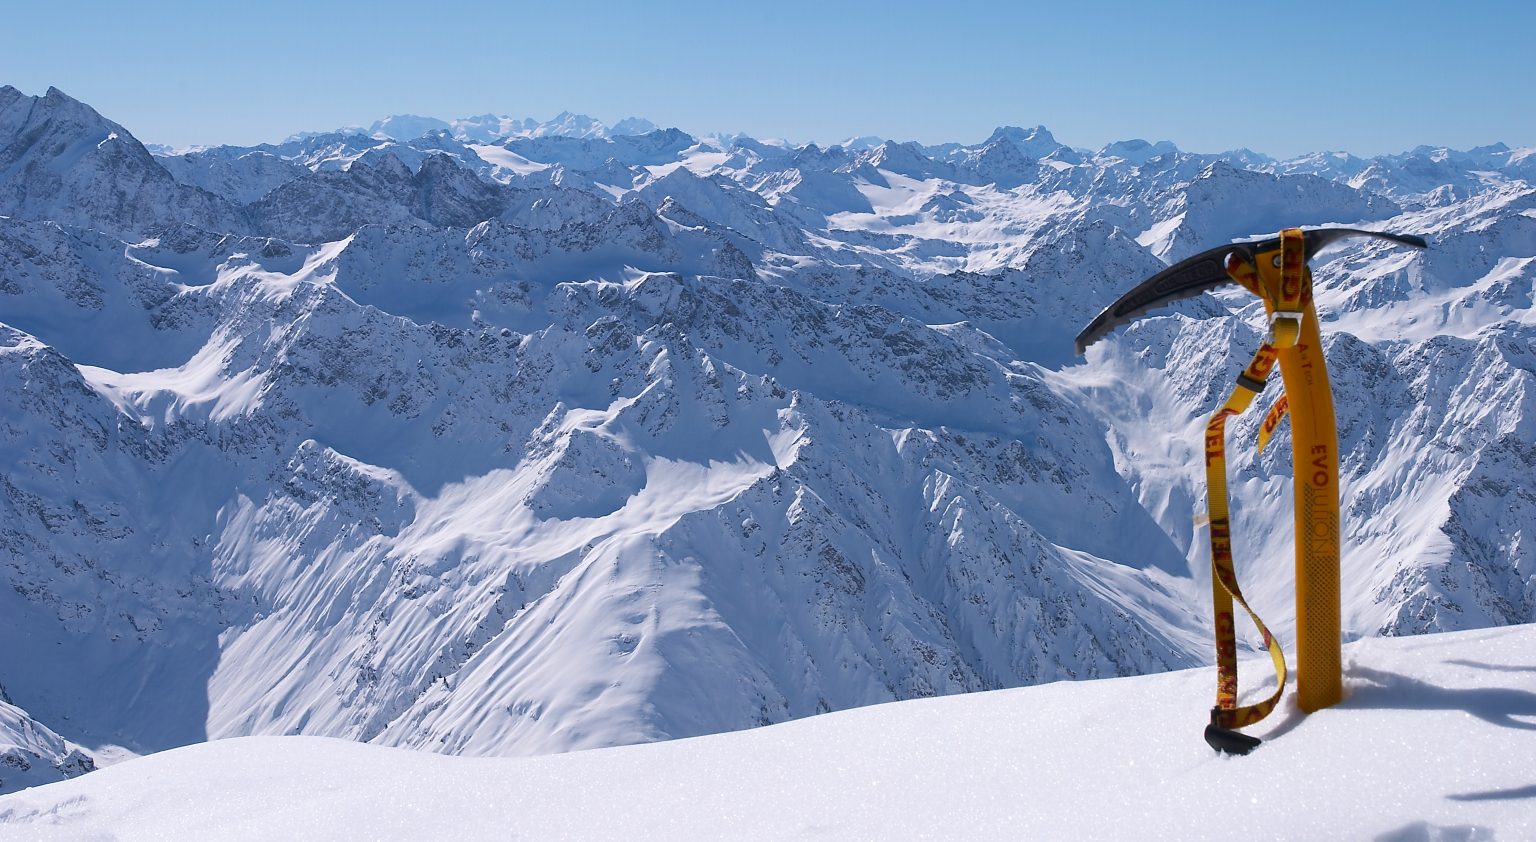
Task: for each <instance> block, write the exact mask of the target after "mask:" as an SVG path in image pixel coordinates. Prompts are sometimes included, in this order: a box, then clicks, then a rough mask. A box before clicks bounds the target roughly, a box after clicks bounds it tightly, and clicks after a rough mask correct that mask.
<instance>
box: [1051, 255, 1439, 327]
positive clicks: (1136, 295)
mask: <svg viewBox="0 0 1536 842" xmlns="http://www.w3.org/2000/svg"><path fill="white" fill-rule="evenodd" d="M1302 233H1303V235H1304V237H1305V240H1304V242H1305V244H1306V259H1307V261H1308V262H1310V261H1311V260H1312V257H1313V255H1316V254H1317V253H1318V252H1319V251H1322V250H1323V248H1324V247H1325V246H1328V245H1331V244H1333V243H1335V242H1338V241H1339V240H1343V239H1346V238H1349V237H1374V238H1376V239H1378V240H1389V241H1391V242H1394V243H1401V244H1403V245H1405V246H1413V247H1414V248H1426V247H1427V246H1428V243H1426V242H1424V238H1423V237H1415V236H1413V235H1412V234H1390V233H1387V232H1385V231H1366V230H1363V229H1360V228H1313V229H1311V230H1310V231H1303V232H1302ZM1279 248H1280V238H1279V237H1270V238H1269V239H1264V240H1250V241H1248V242H1242V243H1228V244H1227V245H1224V246H1217V247H1216V248H1213V249H1207V250H1205V251H1202V252H1200V253H1199V254H1197V255H1194V256H1193V257H1186V258H1184V259H1183V260H1181V261H1179V262H1178V263H1175V264H1173V265H1172V266H1169V267H1168V268H1166V269H1164V270H1163V271H1161V272H1158V273H1157V274H1156V275H1153V276H1152V277H1150V278H1148V279H1146V280H1145V281H1142V282H1141V283H1139V284H1137V285H1136V286H1135V288H1133V289H1132V290H1130V291H1129V292H1127V293H1126V294H1124V295H1122V296H1120V298H1119V299H1118V300H1116V301H1115V303H1113V304H1111V305H1109V306H1108V307H1106V308H1104V311H1103V312H1101V313H1099V314H1098V315H1097V316H1095V317H1094V319H1093V321H1091V322H1089V323H1088V326H1087V327H1085V328H1083V332H1082V333H1079V334H1078V335H1077V353H1078V354H1079V355H1082V354H1083V353H1084V352H1086V351H1087V350H1088V346H1090V345H1092V344H1093V343H1095V342H1097V341H1099V340H1100V339H1103V338H1104V337H1105V336H1107V335H1108V334H1109V332H1110V331H1112V330H1114V329H1115V328H1117V327H1119V326H1121V325H1124V324H1129V323H1130V322H1132V321H1134V320H1135V319H1136V317H1137V316H1141V315H1143V314H1145V313H1148V312H1150V311H1152V310H1155V309H1157V308H1159V307H1162V306H1164V305H1167V304H1171V303H1172V302H1174V301H1178V300H1179V299H1182V298H1191V297H1193V296H1196V295H1199V294H1200V293H1202V292H1207V291H1209V290H1213V289H1215V288H1217V287H1219V286H1222V285H1223V284H1230V283H1232V279H1231V277H1230V276H1228V275H1227V270H1226V262H1227V258H1228V256H1229V255H1232V254H1236V255H1237V256H1238V257H1240V258H1242V259H1243V260H1244V261H1246V262H1248V263H1250V264H1251V263H1253V262H1254V259H1255V257H1256V256H1257V255H1260V254H1265V253H1267V252H1271V251H1276V250H1278V249H1279Z"/></svg>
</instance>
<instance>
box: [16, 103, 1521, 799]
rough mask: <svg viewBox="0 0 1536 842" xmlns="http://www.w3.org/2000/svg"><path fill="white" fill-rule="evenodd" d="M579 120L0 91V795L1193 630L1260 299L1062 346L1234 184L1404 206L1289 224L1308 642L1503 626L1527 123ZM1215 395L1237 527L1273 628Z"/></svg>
mask: <svg viewBox="0 0 1536 842" xmlns="http://www.w3.org/2000/svg"><path fill="white" fill-rule="evenodd" d="M619 129H620V127H615V128H614V130H612V131H610V130H608V129H606V128H601V127H598V126H596V125H595V124H593V123H592V122H591V121H587V120H583V119H578V118H577V117H575V116H573V115H565V116H563V117H562V118H559V119H557V120H556V121H553V122H552V123H550V124H529V123H527V122H526V121H516V120H510V119H509V120H502V119H500V118H473V119H470V120H465V121H458V122H455V123H442V124H439V123H432V122H429V121H426V122H424V121H422V120H419V119H414V120H412V119H405V118H399V119H394V120H391V121H385V122H383V123H381V124H380V125H379V126H377V127H375V131H372V132H369V133H359V132H336V133H327V134H322V135H313V136H306V137H302V138H297V139H294V140H291V141H287V142H284V143H281V144H270V145H263V146H260V147H252V148H234V147H216V148H210V149H204V150H198V151H193V152H186V153H182V154H152V153H151V152H150V151H149V150H148V149H147V148H146V147H144V146H143V145H141V144H140V143H139V142H138V141H137V140H136V139H135V138H134V137H133V136H132V134H131V133H130V132H129V131H128V130H127V129H126V128H125V127H123V126H120V125H118V124H116V123H113V122H112V121H110V120H108V119H107V118H105V117H103V116H102V115H100V114H98V113H96V112H95V111H94V110H93V109H91V108H90V107H89V106H88V105H86V104H84V103H81V102H78V101H76V100H74V99H71V98H70V97H68V96H67V95H65V94H64V93H62V92H60V91H57V90H49V91H48V92H46V93H45V94H43V95H42V96H28V95H26V94H23V93H21V92H20V91H18V90H16V89H14V88H10V87H4V86H0V702H3V703H4V705H5V706H4V707H3V708H0V792H4V791H10V790H13V789H15V788H17V787H19V786H22V785H26V784H30V783H36V782H38V781H40V780H49V779H57V778H60V777H66V776H69V775H74V774H78V773H80V772H82V771H84V770H86V769H89V768H90V767H91V765H92V763H95V764H96V765H101V766H108V765H110V764H111V762H112V760H113V759H114V758H116V757H119V756H122V755H124V754H145V753H150V752H155V751H161V750H165V749H168V748H173V747H177V746H183V745H187V744H190V743H197V742H201V741H205V740H209V739H219V738H225V737H236V736H246V735H311V736H327V737H341V738H346V739H351V740H357V741H362V742H371V743H377V744H381V745H392V746H404V747H411V748H420V749H428V750H432V751H439V752H443V753H448V754H464V755H524V754H542V753H551V752H559V751H568V750H574V749H587V748H601V747H608V746H615V745H622V744H628V743H638V742H651V741H659V740H666V739H676V738H681V737H692V736H699V735H703V734H711V733H718V732H722V731H731V730H738V729H744V728H750V727H754V726H759V725H767V724H773V723H780V722H784V721H787V720H792V719H798V718H802V717H807V716H811V715H813V714H818V713H825V712H828V711H835V710H845V709H848V708H853V707H858V706H862V705H870V704H876V703H881V702H889V701H894V700H903V699H914V698H921V697H926V696H933V695H946V694H955V693H964V692H971V691H981V690H994V689H1000V688H1009V687H1019V686H1024V685H1031V684H1041V683H1047V682H1052V681H1057V680H1061V679H1092V678H1103V677H1113V676H1126V675H1133V674H1142V673H1149V672H1160V671H1166V670H1171V669H1178V668H1182V667H1190V666H1196V665H1199V664H1202V663H1206V662H1208V661H1209V659H1210V646H1211V644H1210V642H1209V638H1208V631H1207V629H1208V626H1209V618H1208V617H1207V616H1206V614H1207V611H1208V609H1207V608H1206V607H1205V606H1206V604H1207V601H1208V598H1209V597H1208V574H1207V572H1206V571H1207V569H1208V561H1207V559H1206V557H1205V552H1206V551H1205V540H1204V537H1205V536H1204V535H1203V534H1202V533H1201V532H1199V531H1197V530H1196V528H1195V527H1194V526H1193V523H1194V519H1195V516H1196V514H1198V510H1199V509H1200V508H1202V507H1203V479H1202V471H1201V450H1200V441H1201V428H1202V424H1203V419H1204V417H1205V415H1206V414H1208V413H1209V412H1210V411H1211V410H1212V409H1213V408H1214V407H1215V406H1216V405H1217V404H1218V403H1219V401H1220V399H1221V398H1222V397H1223V396H1224V394H1225V392H1226V390H1227V389H1228V388H1230V384H1231V382H1232V377H1233V376H1234V374H1235V373H1236V372H1237V371H1238V370H1239V368H1240V367H1241V365H1242V364H1243V362H1244V361H1245V360H1246V359H1247V357H1248V355H1249V354H1250V353H1251V352H1252V350H1253V348H1254V347H1255V346H1256V345H1257V344H1258V342H1259V337H1260V331H1261V319H1260V313H1259V307H1258V305H1257V303H1256V302H1253V301H1251V300H1247V299H1244V298H1243V297H1242V296H1240V295H1230V294H1223V295H1209V296H1202V297H1200V298H1197V299H1192V300H1190V301H1188V302H1185V303H1183V304H1182V305H1181V306H1179V307H1177V308H1173V309H1170V310H1168V311H1166V312H1163V313H1159V314H1155V316H1154V317H1152V318H1148V319H1146V320H1144V321H1142V322H1140V323H1138V324H1136V325H1134V326H1132V327H1130V328H1128V329H1126V330H1124V331H1121V332H1119V333H1117V334H1116V335H1114V336H1113V337H1110V338H1109V339H1108V340H1106V341H1105V342H1103V343H1101V344H1099V345H1096V346H1095V347H1094V348H1093V349H1092V350H1091V353H1090V354H1089V355H1088V357H1087V359H1079V358H1075V357H1074V356H1073V355H1072V353H1071V340H1072V337H1073V335H1074V334H1075V333H1076V332H1077V330H1078V328H1079V327H1080V326H1081V325H1083V324H1084V323H1085V322H1086V321H1087V320H1088V319H1090V318H1091V317H1092V316H1093V315H1094V314H1095V313H1096V312H1097V311H1098V310H1099V309H1100V308H1102V307H1103V306H1105V305H1106V304H1107V303H1108V302H1110V301H1111V300H1113V299H1114V297H1115V296H1116V295H1117V294H1118V293H1119V292H1120V291H1122V290H1124V289H1126V288H1128V287H1129V286H1130V285H1131V284H1133V283H1135V282H1136V281H1138V280H1140V279H1141V278H1144V277H1146V276H1147V275H1149V274H1151V273H1153V272H1155V271H1157V270H1158V269H1159V268H1161V267H1162V266H1164V265H1165V263H1166V262H1167V261H1170V260H1175V259H1178V258H1181V257H1183V256H1185V255H1187V254H1189V253H1191V252H1193V251H1194V250H1196V249H1200V248H1205V247H1208V246H1211V245H1214V244H1217V243H1221V242H1225V241H1228V240H1230V239H1232V238H1234V237H1246V236H1249V235H1255V234H1272V233H1273V232H1274V231H1275V230H1276V229H1277V228H1279V227H1281V226H1283V225H1292V224H1303V225H1323V224H1343V225H1354V226H1376V227H1386V228H1391V229H1394V230H1398V231H1404V232H1409V233H1416V234H1422V235H1424V236H1426V237H1427V238H1428V239H1429V241H1430V243H1431V246H1432V247H1431V249H1430V250H1428V251H1427V252H1423V253H1417V252H1409V251H1406V250H1402V249H1393V248H1387V247H1384V246H1382V245H1381V244H1376V243H1363V242H1356V243H1351V244H1349V245H1348V246H1347V247H1340V248H1338V249H1337V250H1336V251H1333V252H1331V253H1328V254H1325V255H1323V256H1322V258H1320V260H1319V261H1318V270H1319V271H1318V284H1319V293H1318V295H1319V304H1320V307H1321V310H1322V314H1323V318H1324V320H1325V329H1326V331H1327V334H1328V339H1327V345H1326V348H1325V350H1326V353H1327V355H1328V359H1329V365H1330V368H1331V370H1332V371H1333V373H1334V377H1335V380H1336V383H1337V385H1338V389H1337V393H1338V408H1339V414H1340V443H1341V449H1342V455H1343V459H1342V473H1343V475H1342V480H1343V486H1344V492H1345V493H1344V507H1345V524H1344V528H1343V530H1342V531H1343V538H1344V544H1345V546H1344V594H1345V602H1344V606H1343V607H1344V627H1345V634H1346V636H1347V637H1348V638H1349V639H1355V638H1360V637H1369V636H1375V635H1403V634H1416V633H1424V632H1435V631H1452V630H1462V629H1475V628H1485V627H1493V626H1501V625H1510V624H1518V623H1529V622H1533V621H1536V542H1533V541H1532V533H1531V524H1532V523H1536V489H1533V487H1532V484H1531V481H1530V477H1531V476H1532V475H1533V474H1532V472H1533V470H1536V305H1533V288H1536V189H1533V188H1532V186H1531V185H1532V181H1533V180H1536V157H1533V155H1532V151H1531V150H1528V149H1510V148H1508V147H1504V146H1502V145H1495V146H1489V147H1483V148H1480V149H1474V150H1469V151H1456V150H1446V149H1432V148H1420V149H1415V150H1411V151H1409V152H1406V153H1403V154H1401V155H1393V156H1382V157H1378V158H1373V159H1369V160H1362V159H1357V158H1352V157H1350V156H1347V155H1316V156H1307V157H1305V158H1300V159H1296V160H1292V161H1274V160H1270V159H1267V158H1264V157H1263V156H1260V155H1256V154H1254V153H1251V152H1244V151H1238V152H1232V153H1224V154H1219V155H1203V154H1195V153H1187V152H1183V151H1181V150H1178V149H1176V148H1174V147H1173V146H1172V145H1171V144H1166V143H1159V144H1147V143H1144V142H1134V141H1127V142H1122V143H1115V144H1111V145H1109V146H1107V147H1105V148H1103V149H1100V150H1083V149H1074V148H1071V147H1068V146H1066V145H1064V144H1061V143H1059V142H1057V141H1056V140H1055V139H1054V138H1053V137H1052V136H1051V135H1050V133H1049V132H1047V131H1046V130H1045V129H1044V128H1039V127H1037V128H1034V129H1018V128H1008V127H1004V128H1000V129H998V130H997V131H996V132H994V133H993V135H992V136H990V137H988V138H986V139H985V140H982V141H980V142H974V143H957V144H945V145H941V146H934V147H923V146H919V145H917V144H912V143H897V142H884V143H879V142H876V143H871V142H860V143H858V144H851V145H849V146H832V147H825V148H823V147H820V146H816V145H809V144H808V145H805V146H799V147H794V146H789V145H785V144H782V143H773V142H763V141H758V140H754V139H752V138H746V137H736V138H728V139H723V138H696V137H692V136H690V135H688V134H686V133H684V132H681V131H679V130H677V129H653V127H649V126H646V125H645V124H643V123H642V122H640V121H626V126H625V127H624V128H623V130H622V131H621V130H619ZM417 130H426V131H427V133H426V134H418V135H417V136H415V137H403V135H411V134H416V132H417ZM635 131H639V132H642V133H640V134H635V133H634V132H635ZM1274 391H1275V390H1272V391H1271V393H1270V394H1268V395H1266V396H1265V399H1264V401H1263V402H1261V405H1260V407H1258V409H1260V410H1262V409H1265V408H1267V406H1268V402H1269V401H1272V400H1274V399H1275V395H1274V393H1273V392H1274ZM1261 414H1262V413H1261V412H1255V413H1253V414H1252V416H1251V417H1247V418H1244V419H1241V420H1240V421H1237V422H1234V423H1233V424H1232V425H1231V427H1232V440H1233V447H1232V451H1231V452H1232V454H1233V458H1232V461H1231V468H1232V470H1233V474H1234V476H1233V496H1234V501H1235V506H1236V535H1237V540H1238V545H1237V550H1238V554H1239V564H1240V573H1241V575H1242V576H1243V581H1244V585H1245V589H1246V590H1247V592H1248V594H1249V595H1250V597H1251V598H1252V600H1253V601H1254V603H1255V604H1256V605H1257V606H1258V608H1259V610H1260V612H1261V613H1262V614H1263V616H1264V617H1265V618H1266V620H1268V621H1269V622H1270V624H1271V627H1272V628H1275V629H1276V630H1277V632H1278V633H1279V634H1280V636H1281V637H1282V639H1287V640H1288V639H1289V630H1290V628H1291V625H1292V620H1291V617H1290V616H1289V613H1290V610H1291V609H1290V605H1291V593H1292V588H1293V582H1292V578H1291V577H1292V574H1291V569H1292V565H1291V554H1292V547H1291V543H1290V514H1289V499H1290V479H1289V465H1288V463H1287V461H1286V459H1285V452H1286V450H1287V445H1288V441H1287V439H1286V437H1285V434H1283V433H1282V435H1281V437H1280V438H1279V439H1278V440H1277V445H1278V446H1276V447H1274V448H1272V449H1271V450H1269V451H1268V452H1267V453H1266V454H1265V455H1264V456H1263V457H1262V458H1256V457H1255V456H1254V454H1253V449H1252V447H1251V442H1252V437H1253V433H1254V429H1255V427H1256V424H1257V419H1258V417H1259V416H1260V415H1261Z"/></svg>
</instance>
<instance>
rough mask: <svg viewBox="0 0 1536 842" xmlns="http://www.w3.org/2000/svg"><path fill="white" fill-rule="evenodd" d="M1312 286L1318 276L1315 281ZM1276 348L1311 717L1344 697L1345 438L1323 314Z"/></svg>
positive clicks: (1300, 691) (1304, 688)
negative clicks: (1287, 424)
mask: <svg viewBox="0 0 1536 842" xmlns="http://www.w3.org/2000/svg"><path fill="white" fill-rule="evenodd" d="M1307 280H1308V282H1309V284H1308V285H1309V286H1310V281H1311V278H1310V277H1309V278H1308V279H1307ZM1307 298H1308V300H1307V302H1306V304H1305V305H1304V306H1303V308H1302V318H1301V334H1300V336H1299V337H1298V338H1297V340H1296V344H1295V345H1293V346H1291V347H1290V348H1278V349H1276V356H1277V357H1278V359H1279V365H1280V377H1281V378H1282V379H1283V380H1284V381H1285V394H1286V397H1287V400H1288V401H1289V403H1290V414H1291V464H1292V465H1293V466H1294V471H1295V472H1294V474H1293V476H1294V477H1295V481H1294V482H1293V483H1292V488H1293V493H1294V495H1295V503H1296V532H1295V535H1296V700H1297V703H1298V704H1300V705H1301V709H1302V710H1304V711H1307V712H1308V713H1310V712H1312V711H1314V710H1318V709H1320V708H1325V707H1328V706H1329V705H1332V704H1336V703H1338V702H1339V700H1340V699H1342V698H1344V689H1343V683H1342V678H1341V675H1342V670H1341V668H1340V662H1339V658H1340V655H1339V647H1340V634H1339V435H1338V428H1337V426H1336V422H1335V419H1334V415H1333V392H1332V390H1331V389H1330V388H1329V385H1328V365H1327V363H1326V362H1324V360H1323V345H1322V339H1321V337H1320V335H1319V332H1318V325H1317V308H1315V307H1314V306H1313V305H1312V301H1311V296H1310V295H1309V296H1307Z"/></svg>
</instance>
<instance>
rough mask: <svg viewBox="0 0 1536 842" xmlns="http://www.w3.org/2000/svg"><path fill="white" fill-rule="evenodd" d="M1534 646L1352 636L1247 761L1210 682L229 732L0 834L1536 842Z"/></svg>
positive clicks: (1526, 633) (97, 781)
mask: <svg viewBox="0 0 1536 842" xmlns="http://www.w3.org/2000/svg"><path fill="white" fill-rule="evenodd" d="M1533 649H1536V627H1531V626H1520V627H1510V628H1502V629H1493V630H1480V631H1471V632H1460V633H1455V634H1442V635H1426V636H1422V637H1417V638H1402V639H1386V638H1382V639H1372V640H1366V641H1360V642H1357V643H1354V644H1350V645H1349V646H1348V647H1346V651H1345V664H1346V666H1345V671H1346V678H1345V683H1346V689H1347V698H1346V699H1345V701H1344V702H1343V703H1342V704H1340V705H1338V706H1337V707H1334V708H1330V709H1326V710H1323V711H1320V712H1317V713H1314V714H1311V715H1302V714H1301V713H1300V712H1299V711H1297V710H1295V709H1294V708H1293V707H1291V704H1292V703H1291V702H1290V701H1287V703H1286V704H1284V705H1282V707H1281V709H1280V710H1278V711H1277V712H1276V714H1274V716H1273V717H1272V718H1271V720H1270V721H1267V722H1264V723H1261V724H1260V725H1258V726H1254V727H1252V728H1250V729H1249V732H1250V733H1252V734H1254V735H1256V736H1259V737H1261V738H1263V739H1265V740H1266V742H1265V743H1264V744H1263V745H1262V746H1260V747H1259V748H1258V749H1257V750H1256V751H1255V752H1254V753H1252V754H1250V755H1248V756H1246V757H1227V756H1222V755H1218V754H1216V753H1214V752H1213V751H1212V750H1211V749H1210V748H1209V747H1207V746H1206V745H1205V743H1204V742H1203V740H1202V739H1201V735H1200V734H1201V729H1202V727H1203V724H1204V723H1203V719H1204V713H1205V710H1206V709H1207V706H1208V705H1209V703H1210V698H1211V693H1212V686H1211V685H1212V674H1211V671H1210V670H1209V669H1198V670H1185V671H1180V672H1174V673H1167V674H1163V675H1157V676H1146V677H1136V678H1121V679H1109V680H1101V681H1086V682H1061V683H1056V684H1049V685H1044V686H1039V687H1030V688H1023V689H1018V690H1003V691H994V692H989V693H973V694H968V695H962V696H953V697H947V698H934V699H921V700H914V701H908V702H898V703H892V704H884V705H875V706H871V707H865V708H860V709H856V710H850V711H844V712H841V713H831V714H826V715H823V716H818V717H814V718H811V719H806V720H801V721H797V722H790V723H785V724H781V725H773V726H769V727H765V728H758V729H754V730H750V731H742V732H736V733H730V734H719V735H714V736H708V737H699V738H695V739H689V740H676V741H673V742H668V743H658V744H654V745H643V746H629V747H622V748H614V749H603V750H594V751H585V752H576V753H572V754H564V755H556V756H546V757H528V758H453V757H444V756H440V755H433V754H426V753H420V752H413V751H407V750H402V749H388V748H380V747H376V746H366V745H359V744H356V743H350V742H347V741H343V740H332V739H323V738H314V737H246V738H239V739H230V740H217V741H214V742H210V743H205V744H202V745H197V746H191V747H187V748H183V749H176V750H173V751H167V752H162V753H160V754H156V755H152V756H148V757H143V758H139V759H136V760H131V761H128V762H125V763H121V764H119V765H116V766H113V767H110V768H107V769H104V770H101V771H98V772H95V773H93V774H91V775H88V776H85V777H83V778H79V779H75V780H71V781H66V782H61V783H55V784H50V785H48V786H45V787H40V788H36V789H31V790H26V791H23V792H21V793H17V794H13V795H8V796H4V797H0V836H7V837H9V836H16V837H25V838H28V839H38V840H46V839H79V838H98V837H99V838H112V839H120V840H125V842H126V840H133V839H271V838H376V839H424V838H459V839H490V838H507V837H508V836H513V837H516V838H531V839H569V838H584V839H599V838H627V839H720V838H737V839H789V838H805V837H825V838H836V839H954V838H1024V839H1042V838H1072V839H1190V840H1198V839H1213V840H1214V839H1232V838H1285V839H1371V838H1376V839H1391V840H1417V839H1509V840H1516V839H1531V838H1536V811H1533V810H1532V809H1531V808H1530V804H1531V799H1532V798H1536V788H1533V787H1532V784H1531V776H1530V758H1531V756H1532V755H1533V753H1536V669H1533V667H1532V666H1531V662H1530V657H1529V654H1530V652H1531V651H1533ZM1242 668H1243V670H1244V672H1243V675H1244V677H1245V679H1246V678H1248V677H1251V676H1255V675H1262V674H1264V673H1265V672H1267V669H1266V668H1265V665H1264V664H1262V663H1260V662H1258V661H1254V662H1245V663H1244V664H1243V665H1242ZM1289 698H1290V697H1288V699H1289Z"/></svg>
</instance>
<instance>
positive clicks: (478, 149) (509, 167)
mask: <svg viewBox="0 0 1536 842" xmlns="http://www.w3.org/2000/svg"><path fill="white" fill-rule="evenodd" d="M468 147H469V149H470V150H471V151H473V152H474V153H475V154H476V155H479V156H480V157H481V158H482V159H483V160H484V161H485V162H486V163H488V164H491V165H493V166H496V167H500V168H501V169H504V170H506V171H508V172H510V173H514V174H516V175H529V174H532V173H536V172H542V171H544V170H547V169H549V167H550V165H549V164H540V163H536V162H534V161H530V160H528V159H527V158H524V157H523V156H521V155H519V154H517V153H516V152H513V151H512V150H510V149H508V148H506V147H505V146H492V145H490V144H485V143H471V144H468Z"/></svg>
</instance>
